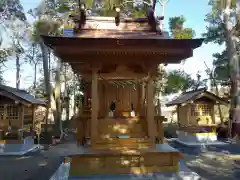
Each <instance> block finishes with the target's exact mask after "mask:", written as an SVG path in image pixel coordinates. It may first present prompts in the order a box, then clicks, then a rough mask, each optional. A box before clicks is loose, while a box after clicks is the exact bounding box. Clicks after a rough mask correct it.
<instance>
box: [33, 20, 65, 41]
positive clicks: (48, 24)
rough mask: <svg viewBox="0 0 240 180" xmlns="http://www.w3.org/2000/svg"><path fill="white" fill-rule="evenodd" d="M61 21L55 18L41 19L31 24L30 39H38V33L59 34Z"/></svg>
mask: <svg viewBox="0 0 240 180" xmlns="http://www.w3.org/2000/svg"><path fill="white" fill-rule="evenodd" d="M60 26H61V23H60V22H58V21H55V20H47V19H42V20H38V21H36V22H35V23H34V25H33V32H32V40H33V41H35V42H37V41H39V38H40V35H60V34H61V33H62V32H61V30H60Z"/></svg>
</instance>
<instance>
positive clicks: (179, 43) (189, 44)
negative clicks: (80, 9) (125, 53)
mask: <svg viewBox="0 0 240 180" xmlns="http://www.w3.org/2000/svg"><path fill="white" fill-rule="evenodd" d="M42 38H43V40H44V42H45V43H46V45H48V46H49V47H51V48H54V46H64V45H66V46H68V45H74V46H76V45H77V44H79V43H87V42H89V43H92V42H93V41H94V42H96V43H97V42H99V43H111V42H116V40H122V41H123V42H124V44H125V43H126V44H128V43H131V44H132V43H134V45H138V46H149V45H152V46H156V47H157V46H159V48H160V46H164V47H166V46H167V47H176V48H190V49H195V48H198V47H200V46H201V44H202V42H203V39H202V38H200V39H171V38H170V36H169V33H168V32H166V31H162V30H161V31H157V30H152V26H151V25H150V24H149V19H148V18H136V19H132V18H121V19H120V22H119V24H116V20H115V18H114V17H94V16H90V17H87V18H86V20H85V22H84V23H83V24H81V25H80V28H79V29H77V30H76V31H74V28H73V27H72V26H70V25H66V26H64V35H63V36H59V37H56V36H55V37H54V36H42ZM136 47H137V46H136Z"/></svg>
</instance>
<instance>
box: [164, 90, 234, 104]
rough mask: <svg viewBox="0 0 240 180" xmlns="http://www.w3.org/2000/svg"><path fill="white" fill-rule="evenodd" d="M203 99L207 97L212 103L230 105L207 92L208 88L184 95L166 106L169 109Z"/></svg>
mask: <svg viewBox="0 0 240 180" xmlns="http://www.w3.org/2000/svg"><path fill="white" fill-rule="evenodd" d="M202 97H206V98H207V99H210V100H212V101H218V102H219V103H220V104H224V105H228V103H229V102H228V101H227V100H225V99H223V98H221V97H219V96H217V95H215V94H213V93H211V92H209V91H207V89H206V88H200V89H198V90H193V91H188V92H184V93H182V94H181V95H179V96H178V97H177V98H175V99H174V100H172V101H170V102H168V103H167V104H166V106H167V107H169V106H175V105H181V104H184V103H188V102H189V101H195V100H197V99H200V98H202Z"/></svg>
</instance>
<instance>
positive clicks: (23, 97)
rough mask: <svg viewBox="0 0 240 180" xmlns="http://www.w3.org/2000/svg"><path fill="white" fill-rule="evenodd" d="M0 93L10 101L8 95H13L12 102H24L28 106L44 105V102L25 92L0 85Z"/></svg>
mask: <svg viewBox="0 0 240 180" xmlns="http://www.w3.org/2000/svg"><path fill="white" fill-rule="evenodd" d="M0 91H3V92H5V93H4V94H3V96H6V97H9V98H10V99H11V96H8V93H9V94H10V95H13V97H14V99H13V100H16V99H17V100H19V101H20V102H22V101H25V102H27V103H30V104H35V105H46V102H45V101H43V100H40V99H36V98H35V97H34V96H32V95H31V94H29V93H28V92H26V91H25V90H21V89H16V88H13V87H10V86H5V85H0Z"/></svg>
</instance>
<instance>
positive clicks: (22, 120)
mask: <svg viewBox="0 0 240 180" xmlns="http://www.w3.org/2000/svg"><path fill="white" fill-rule="evenodd" d="M19 107H20V113H19V114H18V115H19V117H20V121H21V129H23V127H24V114H25V113H24V105H20V106H19Z"/></svg>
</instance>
